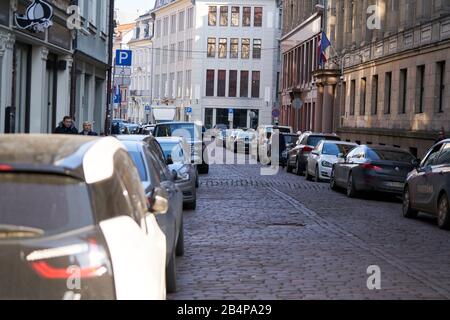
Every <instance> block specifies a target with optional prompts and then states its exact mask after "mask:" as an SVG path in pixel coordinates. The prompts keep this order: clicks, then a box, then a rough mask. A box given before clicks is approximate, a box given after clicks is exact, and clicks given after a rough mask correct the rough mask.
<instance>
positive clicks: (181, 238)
mask: <svg viewBox="0 0 450 320" xmlns="http://www.w3.org/2000/svg"><path fill="white" fill-rule="evenodd" d="M175 254H176V255H177V257H182V256H183V255H184V223H183V220H181V226H180V233H179V234H178V241H177V248H176V249H175Z"/></svg>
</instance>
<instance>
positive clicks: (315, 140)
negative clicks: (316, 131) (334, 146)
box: [306, 136, 341, 147]
mask: <svg viewBox="0 0 450 320" xmlns="http://www.w3.org/2000/svg"><path fill="white" fill-rule="evenodd" d="M323 140H332V141H340V140H341V139H339V138H338V137H325V136H309V137H308V141H307V143H306V144H307V145H308V146H313V147H317V145H318V144H319V143H320V142H321V141H323Z"/></svg>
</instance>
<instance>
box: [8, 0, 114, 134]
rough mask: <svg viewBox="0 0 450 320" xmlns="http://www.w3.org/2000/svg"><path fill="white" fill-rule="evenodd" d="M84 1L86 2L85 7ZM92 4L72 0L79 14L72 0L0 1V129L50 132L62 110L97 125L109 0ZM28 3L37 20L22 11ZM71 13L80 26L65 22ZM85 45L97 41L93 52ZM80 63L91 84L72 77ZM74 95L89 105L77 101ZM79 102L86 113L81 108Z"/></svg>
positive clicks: (102, 95)
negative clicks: (80, 27) (81, 111)
mask: <svg viewBox="0 0 450 320" xmlns="http://www.w3.org/2000/svg"><path fill="white" fill-rule="evenodd" d="M83 3H89V5H87V6H84V8H83ZM92 4H93V2H91V1H86V0H84V1H82V0H80V1H78V2H76V3H75V5H78V6H79V7H80V8H81V9H82V10H81V11H79V13H80V14H79V15H78V14H76V13H78V9H76V10H75V9H73V8H74V7H71V6H73V5H74V2H73V1H68V0H67V1H64V0H55V1H44V0H33V1H25V0H11V1H9V0H7V1H1V3H0V132H2V133H3V132H4V133H51V132H53V130H54V128H55V127H56V126H57V125H58V123H59V122H60V121H61V120H62V118H63V117H64V116H65V115H72V116H74V117H75V119H76V120H77V124H78V125H79V124H80V123H81V121H82V120H91V121H95V122H96V129H97V130H99V131H100V130H101V128H102V127H101V125H102V119H104V118H102V117H104V116H103V113H104V109H105V108H104V106H105V104H106V99H105V96H106V91H105V89H106V86H105V77H106V70H107V66H106V65H105V59H106V58H105V57H108V50H107V46H106V39H107V38H108V37H109V35H108V30H107V28H106V27H105V28H103V27H102V26H106V25H107V24H108V23H109V21H108V15H107V12H108V11H107V10H108V8H109V5H110V2H108V1H104V2H103V1H97V2H95V6H93V5H92ZM101 8H103V9H104V11H103V12H102V11H101V10H103V9H101ZM28 9H30V12H34V13H35V14H39V15H40V16H39V17H38V18H39V19H40V20H39V23H36V21H31V20H30V17H29V16H27V15H26V12H27V10H28ZM74 14H76V19H77V20H78V21H81V23H82V29H81V30H78V29H77V28H75V27H74V26H73V24H69V23H68V21H72V22H73V21H74V20H73V17H74ZM93 16H95V17H96V18H95V19H94V20H92V17H93ZM96 21H102V23H99V24H97V22H96ZM83 32H84V33H85V35H84V36H83V35H82V33H83ZM104 39H105V41H104ZM97 40H98V41H97ZM87 44H88V45H87ZM89 46H96V49H97V50H96V52H93V51H92V50H89V49H87V47H89ZM94 51H95V50H94ZM74 61H76V62H77V64H76V65H77V68H74ZM82 61H83V62H84V63H87V64H84V65H82ZM89 64H90V67H89V66H88V65H89ZM93 66H94V67H95V68H98V67H99V68H98V70H96V71H94V70H93ZM78 67H80V68H81V71H83V70H85V68H87V69H89V68H90V69H91V70H92V72H91V73H90V74H91V76H92V77H93V78H92V85H90V86H84V87H83V86H80V85H78V83H75V82H74V80H73V79H75V74H77V73H78V72H79V70H80V69H78ZM76 70H77V71H76ZM87 94H88V95H89V98H86V95H87ZM76 97H78V98H79V99H78V101H84V102H85V103H87V105H83V106H82V105H81V104H80V103H78V104H77V102H76V101H77V99H76ZM83 108H84V109H85V110H86V113H80V110H82V109H83Z"/></svg>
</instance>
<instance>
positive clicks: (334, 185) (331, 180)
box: [330, 169, 338, 191]
mask: <svg viewBox="0 0 450 320" xmlns="http://www.w3.org/2000/svg"><path fill="white" fill-rule="evenodd" d="M330 188H331V190H334V191H336V190H337V189H338V187H337V185H336V180H334V169H333V170H332V171H331V177H330Z"/></svg>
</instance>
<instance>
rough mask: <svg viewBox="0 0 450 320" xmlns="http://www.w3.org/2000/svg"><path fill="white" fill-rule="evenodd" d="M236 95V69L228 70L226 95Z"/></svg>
mask: <svg viewBox="0 0 450 320" xmlns="http://www.w3.org/2000/svg"><path fill="white" fill-rule="evenodd" d="M236 95H237V71H236V70H230V79H229V85H228V96H229V97H232V98H234V97H236Z"/></svg>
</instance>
